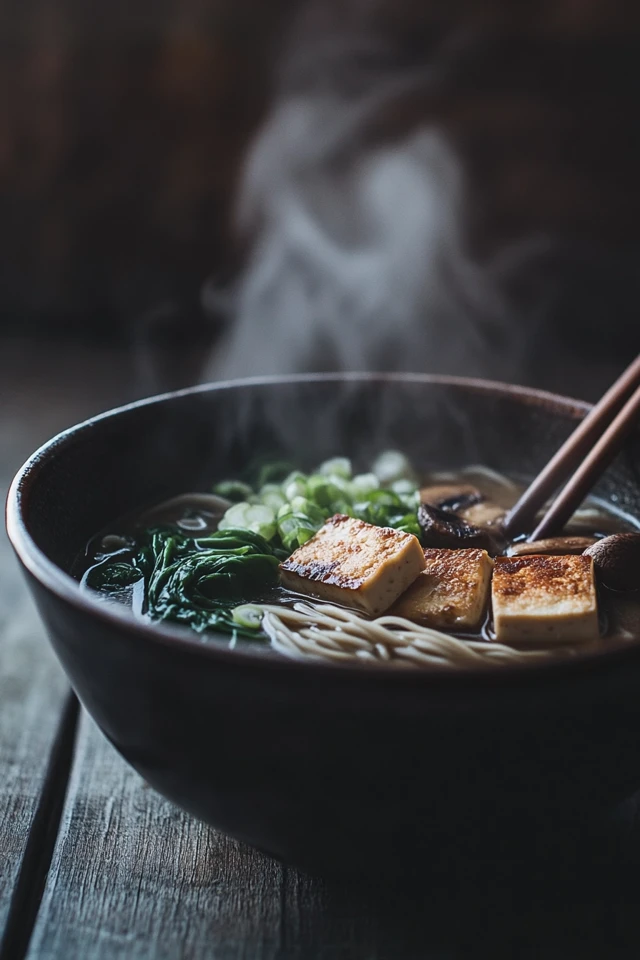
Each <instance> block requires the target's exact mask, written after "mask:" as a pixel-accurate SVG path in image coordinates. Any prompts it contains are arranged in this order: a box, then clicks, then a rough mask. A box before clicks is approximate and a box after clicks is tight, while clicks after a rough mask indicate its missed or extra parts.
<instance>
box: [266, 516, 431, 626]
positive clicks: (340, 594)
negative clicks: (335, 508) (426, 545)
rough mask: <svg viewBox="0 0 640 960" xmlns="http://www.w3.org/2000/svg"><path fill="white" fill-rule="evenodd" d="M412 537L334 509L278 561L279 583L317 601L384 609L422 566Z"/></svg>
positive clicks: (376, 611) (373, 612)
mask: <svg viewBox="0 0 640 960" xmlns="http://www.w3.org/2000/svg"><path fill="white" fill-rule="evenodd" d="M424 566H425V559H424V555H423V553H422V547H421V546H420V542H419V541H418V538H417V537H414V536H413V534H411V533H401V532H400V531H398V530H392V529H390V528H389V527H376V526H373V524H370V523H364V522H363V521H362V520H354V519H353V518H352V517H346V516H343V515H342V514H337V515H336V516H335V517H331V519H330V520H327V522H326V523H325V525H324V526H323V527H322V528H321V529H320V530H319V531H318V532H317V533H316V535H315V537H313V538H312V539H311V540H309V541H308V542H307V543H305V544H303V545H302V546H301V547H298V549H297V550H296V551H295V552H294V553H293V554H292V555H291V556H290V557H289V559H288V560H285V561H284V563H281V564H280V573H281V580H282V585H283V586H284V587H286V588H287V589H288V590H294V591H296V592H297V593H307V594H309V595H310V596H312V597H317V598H318V599H319V600H326V601H327V602H329V603H338V604H342V605H344V606H348V607H355V608H356V609H357V610H362V611H363V612H364V613H367V614H369V615H370V616H372V617H375V616H378V615H379V614H381V613H384V611H385V610H387V609H388V608H389V607H390V606H391V604H392V603H393V602H394V600H396V599H397V598H398V597H399V596H400V594H401V593H404V591H405V590H406V589H407V587H408V586H409V584H411V583H413V581H414V580H415V579H416V577H417V576H419V574H420V573H421V572H422V570H424Z"/></svg>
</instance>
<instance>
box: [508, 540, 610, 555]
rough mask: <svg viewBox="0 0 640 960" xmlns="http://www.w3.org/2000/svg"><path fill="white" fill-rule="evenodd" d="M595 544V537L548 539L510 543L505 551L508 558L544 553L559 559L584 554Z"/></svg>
mask: <svg viewBox="0 0 640 960" xmlns="http://www.w3.org/2000/svg"><path fill="white" fill-rule="evenodd" d="M594 543H597V540H596V539H595V537H549V539H547V540H533V541H531V543H529V541H528V540H525V541H523V542H522V543H512V544H511V546H510V547H509V549H508V550H507V556H508V557H527V556H529V555H530V554H536V553H546V554H550V555H552V556H554V557H561V556H563V555H564V554H567V553H573V554H576V553H584V551H585V550H586V549H587V548H588V547H590V546H591V545H592V544H594Z"/></svg>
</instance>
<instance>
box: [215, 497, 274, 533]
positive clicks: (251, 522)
mask: <svg viewBox="0 0 640 960" xmlns="http://www.w3.org/2000/svg"><path fill="white" fill-rule="evenodd" d="M234 528H236V529H238V530H251V531H252V532H253V533H258V534H260V536H261V537H264V539H265V540H271V539H272V537H274V536H275V533H276V515H275V512H274V511H273V510H272V509H271V507H266V506H264V505H263V504H252V503H247V502H244V503H234V505H233V506H232V507H229V509H228V510H227V512H226V513H225V515H224V517H223V518H222V520H221V521H220V523H219V524H218V530H232V529H234Z"/></svg>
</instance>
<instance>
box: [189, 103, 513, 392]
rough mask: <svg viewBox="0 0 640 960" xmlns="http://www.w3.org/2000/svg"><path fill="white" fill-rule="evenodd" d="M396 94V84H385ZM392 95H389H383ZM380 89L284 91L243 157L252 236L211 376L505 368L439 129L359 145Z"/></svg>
mask: <svg viewBox="0 0 640 960" xmlns="http://www.w3.org/2000/svg"><path fill="white" fill-rule="evenodd" d="M392 92H393V91H392ZM385 96H386V97H387V99H388V98H389V96H390V93H389V91H386V92H383V95H382V99H384V97H385ZM379 106H380V97H378V98H377V99H375V98H374V99H372V100H371V101H370V102H364V103H360V104H359V105H358V106H354V105H352V104H351V105H350V104H348V103H346V102H341V101H340V100H339V99H338V98H337V97H335V96H332V97H328V96H326V95H325V96H309V97H301V96H298V97H295V98H294V97H292V98H289V99H286V100H284V101H283V102H282V103H281V104H280V105H279V106H278V107H277V108H276V109H275V111H274V112H273V114H272V116H271V118H270V120H269V121H268V122H267V124H266V126H265V128H264V130H263V132H262V134H261V135H260V136H259V138H258V140H257V142H256V143H255V145H254V148H253V151H252V153H251V155H250V158H249V162H248V166H247V170H246V176H245V179H244V183H243V186H242V190H241V198H240V209H239V217H240V223H241V226H242V227H243V229H244V230H246V231H248V232H249V233H250V236H251V237H252V238H253V245H252V250H251V254H250V258H249V261H248V263H247V266H246V269H245V272H244V275H243V277H242V278H241V281H240V283H239V286H238V288H237V290H236V299H235V310H234V313H235V316H234V318H233V323H232V324H231V332H230V335H229V338H228V340H227V341H226V343H225V344H224V345H223V347H222V350H221V351H220V353H219V354H218V356H217V357H216V360H215V362H214V363H213V364H212V365H210V367H209V368H208V369H207V370H206V371H205V379H216V378H219V377H235V376H247V375H260V374H276V373H292V372H298V371H310V370H366V369H370V370H419V371H423V372H443V373H464V374H470V375H487V376H501V375H504V374H505V371H507V370H509V371H510V372H511V375H513V370H514V368H517V367H518V366H519V363H520V351H521V350H522V349H523V347H524V345H523V344H522V343H512V342H511V339H510V337H509V336H508V335H507V316H508V312H509V311H508V305H507V304H506V303H505V302H504V300H503V298H502V296H501V294H500V292H499V286H498V284H497V283H495V282H494V279H493V275H492V273H491V271H490V270H487V269H486V267H485V268H482V267H481V266H480V265H479V264H476V263H474V261H473V260H472V259H471V257H470V256H469V254H468V252H467V250H466V248H465V241H464V236H463V216H462V213H463V208H464V187H463V182H462V176H461V171H460V167H459V164H458V162H457V160H456V158H455V156H454V154H453V152H452V150H451V149H450V148H449V146H448V145H447V143H446V142H445V140H444V138H443V137H442V136H441V135H440V134H439V133H438V132H437V131H435V130H427V129H418V130H415V131H413V132H411V133H410V134H408V135H407V136H406V138H405V139H404V140H402V141H400V142H396V143H393V144H383V145H377V146H374V147H371V146H370V147H368V148H363V146H362V144H358V138H359V135H360V134H361V132H362V129H363V128H364V125H365V123H366V121H367V119H368V118H369V119H370V117H371V115H372V114H374V113H375V111H376V109H377V108H378V107H379Z"/></svg>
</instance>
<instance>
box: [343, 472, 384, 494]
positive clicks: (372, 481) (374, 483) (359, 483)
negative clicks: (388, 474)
mask: <svg viewBox="0 0 640 960" xmlns="http://www.w3.org/2000/svg"><path fill="white" fill-rule="evenodd" d="M349 486H350V490H351V495H352V497H353V499H354V500H356V499H361V498H363V497H366V496H367V494H369V493H373V491H374V490H378V489H379V487H380V481H379V480H378V478H377V477H376V475H375V473H359V474H358V475H357V476H356V477H354V478H353V480H352V481H351V483H350V485H349Z"/></svg>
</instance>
